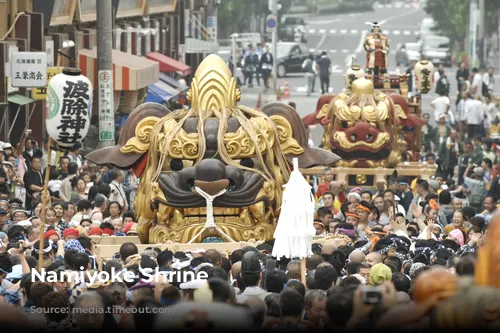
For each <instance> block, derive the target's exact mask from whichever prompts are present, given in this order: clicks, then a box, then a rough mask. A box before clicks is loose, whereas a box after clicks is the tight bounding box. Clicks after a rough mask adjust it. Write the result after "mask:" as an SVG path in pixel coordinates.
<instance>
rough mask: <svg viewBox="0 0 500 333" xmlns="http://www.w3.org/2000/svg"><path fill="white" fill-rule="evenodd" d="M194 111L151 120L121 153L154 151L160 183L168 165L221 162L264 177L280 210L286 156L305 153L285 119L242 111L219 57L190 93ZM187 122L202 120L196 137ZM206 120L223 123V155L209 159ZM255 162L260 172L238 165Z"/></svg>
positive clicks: (209, 60) (152, 167) (203, 69)
mask: <svg viewBox="0 0 500 333" xmlns="http://www.w3.org/2000/svg"><path fill="white" fill-rule="evenodd" d="M187 97H188V100H189V101H190V103H191V108H190V109H189V110H185V109H180V110H176V111H174V112H172V113H169V114H167V115H166V116H164V117H163V118H153V117H148V118H145V119H143V120H142V121H141V122H140V123H139V124H138V125H137V127H136V131H135V136H134V137H133V138H131V139H130V140H128V142H127V143H126V145H125V146H123V147H122V148H121V152H122V153H125V154H126V153H140V154H144V153H146V152H147V151H149V158H148V163H147V166H146V170H147V172H148V173H147V174H148V179H150V181H152V182H156V181H157V180H158V178H159V176H160V174H161V172H162V171H164V169H163V168H164V165H166V162H167V160H168V159H172V158H178V159H182V160H184V161H186V160H192V161H193V164H194V165H196V164H198V163H199V162H200V161H201V160H203V159H204V158H215V157H218V158H220V159H221V160H222V161H223V162H224V163H226V164H227V165H231V166H235V167H237V168H239V169H242V170H248V171H252V172H256V173H259V174H260V175H261V176H262V177H263V178H264V179H265V181H266V182H268V183H269V184H272V185H277V186H273V187H274V194H276V195H275V196H274V198H275V199H276V203H277V207H280V201H281V192H282V188H281V184H284V183H285V182H287V181H288V178H289V175H290V170H289V166H288V162H287V161H286V158H285V156H284V154H288V153H294V154H297V155H298V154H301V153H302V152H303V148H302V147H300V145H299V144H298V142H297V141H296V140H295V139H294V138H293V137H292V129H291V126H290V124H289V123H288V121H287V120H286V119H285V118H284V117H282V116H277V115H275V116H271V117H268V116H267V115H266V114H264V113H262V112H259V111H257V110H254V109H251V108H248V107H245V106H241V105H237V104H236V103H237V102H238V101H239V99H240V91H239V89H238V88H237V85H236V80H235V79H234V78H233V77H232V76H231V71H230V70H229V67H228V66H227V64H226V63H225V62H224V60H223V59H222V58H220V57H219V56H217V55H210V56H208V57H206V58H205V59H204V60H203V62H202V63H201V64H200V66H199V67H198V69H197V71H196V73H195V75H194V78H193V80H192V82H191V87H190V90H189V92H188V95H187ZM230 117H233V118H236V119H237V120H238V122H239V124H240V127H239V128H238V130H237V131H236V132H235V133H227V128H228V119H229V118H230ZM188 118H197V119H198V125H197V129H198V131H197V133H186V132H185V130H184V129H183V125H184V123H185V122H186V120H187V119H188ZM207 118H215V119H218V120H219V129H218V134H217V137H218V140H217V144H218V149H217V152H216V153H215V156H208V157H207V156H205V153H206V142H205V134H204V124H205V120H206V119H207ZM247 157H249V158H255V159H256V162H255V168H247V167H244V166H242V165H241V164H240V163H238V161H237V160H239V159H241V158H247Z"/></svg>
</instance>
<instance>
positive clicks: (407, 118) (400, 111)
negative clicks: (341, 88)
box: [303, 77, 423, 168]
mask: <svg viewBox="0 0 500 333" xmlns="http://www.w3.org/2000/svg"><path fill="white" fill-rule="evenodd" d="M303 121H304V124H306V125H313V124H318V123H320V124H321V125H323V127H324V134H323V148H324V149H327V150H331V151H333V152H334V153H336V154H338V155H339V156H340V157H341V158H342V161H341V162H339V163H338V164H337V165H339V166H347V167H357V168H374V167H394V166H396V165H397V164H398V163H399V162H400V161H401V150H400V148H399V144H398V139H399V136H400V133H401V129H402V128H403V127H404V126H408V127H419V126H421V125H422V124H423V122H422V120H421V119H420V118H418V117H416V116H414V115H411V114H409V113H408V101H407V99H406V98H404V97H403V96H401V95H399V94H396V93H391V94H385V93H383V92H381V91H378V90H375V89H374V86H373V82H372V81H371V80H368V79H366V78H364V77H361V78H358V79H356V80H354V81H353V82H352V86H351V91H349V92H345V93H340V94H338V95H333V94H325V95H323V96H321V97H320V98H319V100H318V105H317V107H316V111H315V112H314V113H312V114H310V115H308V116H306V117H304V118H303Z"/></svg>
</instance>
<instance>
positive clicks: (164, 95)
mask: <svg viewBox="0 0 500 333" xmlns="http://www.w3.org/2000/svg"><path fill="white" fill-rule="evenodd" d="M171 98H172V95H170V94H169V93H168V92H166V91H164V90H162V89H161V88H159V87H158V86H156V85H154V84H152V85H150V86H149V87H148V95H147V96H146V102H155V103H162V102H168V101H169V100H170V99H171Z"/></svg>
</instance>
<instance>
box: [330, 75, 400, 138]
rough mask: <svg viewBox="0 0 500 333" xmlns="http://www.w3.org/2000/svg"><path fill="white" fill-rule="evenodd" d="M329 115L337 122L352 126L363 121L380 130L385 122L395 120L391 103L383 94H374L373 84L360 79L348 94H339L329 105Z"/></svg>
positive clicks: (354, 82) (354, 83) (353, 84)
mask: <svg viewBox="0 0 500 333" xmlns="http://www.w3.org/2000/svg"><path fill="white" fill-rule="evenodd" d="M330 115H331V118H332V120H334V118H336V119H338V120H339V121H346V122H347V123H348V124H349V126H352V125H353V124H354V123H355V122H356V121H358V120H363V121H366V122H368V123H370V124H371V125H372V126H374V127H377V125H378V126H379V128H380V129H381V130H384V129H385V127H386V126H385V122H386V121H387V120H388V119H389V120H390V121H391V122H392V121H393V120H394V119H395V117H394V116H393V115H391V102H390V100H389V97H388V96H387V95H385V94H383V93H379V92H375V90H374V88H373V82H372V81H370V80H368V79H366V78H364V77H362V78H359V79H356V80H354V81H353V83H352V87H351V93H350V94H345V93H342V94H339V95H338V96H337V98H336V99H335V101H334V102H333V103H332V105H331V111H330Z"/></svg>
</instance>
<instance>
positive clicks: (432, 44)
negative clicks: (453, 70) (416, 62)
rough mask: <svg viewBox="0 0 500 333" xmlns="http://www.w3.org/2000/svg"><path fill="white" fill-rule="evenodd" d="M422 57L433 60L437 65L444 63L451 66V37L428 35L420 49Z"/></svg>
mask: <svg viewBox="0 0 500 333" xmlns="http://www.w3.org/2000/svg"><path fill="white" fill-rule="evenodd" d="M420 53H421V54H422V57H423V58H425V59H428V60H429V61H431V62H432V63H433V64H434V65H435V66H436V65H438V64H443V65H444V66H446V67H451V65H452V62H451V44H450V39H449V38H448V37H444V36H427V37H425V38H424V39H423V41H422V49H421V51H420Z"/></svg>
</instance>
